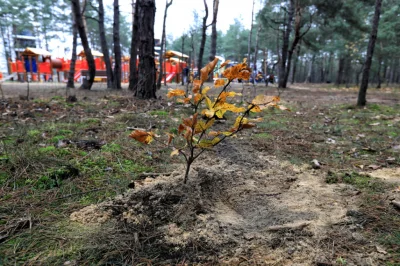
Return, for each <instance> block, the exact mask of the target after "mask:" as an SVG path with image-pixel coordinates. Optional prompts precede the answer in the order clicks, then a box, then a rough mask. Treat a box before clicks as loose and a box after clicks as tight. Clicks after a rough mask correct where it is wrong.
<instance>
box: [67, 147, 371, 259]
mask: <svg viewBox="0 0 400 266" xmlns="http://www.w3.org/2000/svg"><path fill="white" fill-rule="evenodd" d="M242 147H243V146H242ZM248 149H249V150H243V149H241V150H237V149H236V148H235V146H234V145H231V144H224V146H221V147H219V148H218V150H217V151H216V152H211V153H208V154H207V153H206V154H205V155H204V156H203V157H202V158H204V159H200V160H199V161H197V163H195V164H194V167H193V169H192V171H191V173H190V179H189V182H188V184H186V185H184V184H183V182H182V180H183V173H184V168H183V166H177V167H176V170H175V171H174V172H173V173H172V175H169V176H161V177H158V178H156V179H153V180H150V179H146V180H145V181H138V182H137V183H136V187H135V189H133V190H130V191H128V192H127V193H125V194H124V195H121V196H118V197H117V198H116V199H114V200H113V201H111V202H105V203H102V204H100V205H98V206H96V207H95V208H97V210H98V211H97V212H100V213H103V214H96V215H95V216H96V217H101V218H103V217H106V216H107V217H109V215H108V214H109V212H110V210H111V211H112V217H113V219H114V220H116V221H117V225H115V223H114V226H116V229H115V230H116V231H119V232H122V231H123V233H122V235H124V234H125V235H126V234H129V235H132V236H133V237H132V238H133V239H134V241H133V242H134V243H135V248H134V249H135V250H136V251H137V252H138V253H140V254H141V255H140V256H142V257H143V256H145V257H156V256H157V257H156V259H154V260H153V262H159V263H172V264H176V263H182V262H187V263H217V264H222V263H226V264H229V265H232V264H237V263H243V262H244V263H247V264H252V265H254V264H263V265H265V264H266V265H269V264H270V263H271V264H273V265H311V264H315V263H325V262H326V263H328V262H332V261H333V262H335V260H336V258H337V256H338V255H337V254H335V252H334V250H335V248H334V247H333V246H334V245H335V243H333V246H332V245H331V244H332V243H331V241H330V239H331V237H332V234H331V232H332V231H334V230H338V231H339V232H338V233H337V234H336V235H340V237H343V241H345V239H347V238H350V239H353V240H354V239H356V238H357V237H358V240H354V241H361V242H362V241H365V240H364V239H363V238H362V237H361V236H360V235H357V232H356V229H355V228H356V227H357V219H355V218H354V219H353V217H352V213H353V214H354V213H357V212H356V211H350V212H349V209H351V208H352V206H353V201H354V197H353V196H352V195H354V193H353V192H354V191H351V190H352V189H351V188H350V187H348V186H346V185H328V184H326V183H325V181H324V177H323V176H321V174H320V173H319V172H318V171H319V170H313V169H310V167H309V166H303V167H298V166H295V165H292V164H290V163H282V162H279V161H277V160H276V159H275V158H274V157H271V156H268V155H266V154H263V153H261V152H255V151H254V150H250V148H248ZM207 156H208V157H207ZM93 208H94V207H91V208H90V210H91V211H88V210H85V209H84V210H83V211H82V212H81V213H74V214H73V215H72V217H73V218H74V220H75V221H81V222H90V221H98V220H99V219H98V218H96V217H95V219H91V218H88V217H86V216H87V215H93ZM95 213H96V212H95ZM349 213H350V214H349ZM104 214H107V215H104ZM353 216H354V215H353ZM77 217H78V218H77ZM79 217H81V218H79ZM349 224H351V225H352V226H353V229H351V228H350V229H349V226H348V225H349ZM339 226H340V228H339ZM348 230H352V231H348ZM354 234H356V235H354ZM333 242H334V241H333ZM364 244H365V243H364ZM336 245H337V244H336ZM365 246H366V247H367V246H368V245H365ZM365 252H369V251H366V250H359V251H357V250H355V251H354V252H353V253H354V254H353V255H354V256H353V259H348V260H347V263H348V265H376V259H377V257H378V256H375V255H374V254H368V255H366V253H365ZM276 263H278V264H276ZM241 265H242V264H241ZM319 265H325V264H319ZM326 265H331V264H326Z"/></svg>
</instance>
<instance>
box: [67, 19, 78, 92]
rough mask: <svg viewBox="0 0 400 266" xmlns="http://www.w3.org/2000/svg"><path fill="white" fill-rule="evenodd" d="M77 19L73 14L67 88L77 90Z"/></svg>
mask: <svg viewBox="0 0 400 266" xmlns="http://www.w3.org/2000/svg"><path fill="white" fill-rule="evenodd" d="M75 21H76V20H75V17H74V16H73V13H72V56H71V63H70V65H69V74H68V82H67V88H75V85H74V76H75V63H76V57H77V56H76V46H77V43H78V40H77V39H78V29H77V27H76V22H75Z"/></svg>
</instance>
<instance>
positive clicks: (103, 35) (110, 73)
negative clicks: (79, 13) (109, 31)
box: [98, 0, 114, 88]
mask: <svg viewBox="0 0 400 266" xmlns="http://www.w3.org/2000/svg"><path fill="white" fill-rule="evenodd" d="M98 2H99V32H100V45H101V51H102V53H103V59H104V63H105V65H106V73H107V88H111V87H112V84H113V82H114V76H113V71H112V67H111V62H110V54H109V52H108V44H107V39H106V31H105V29H104V5H103V0H98Z"/></svg>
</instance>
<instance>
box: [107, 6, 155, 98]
mask: <svg viewBox="0 0 400 266" xmlns="http://www.w3.org/2000/svg"><path fill="white" fill-rule="evenodd" d="M153 39H154V37H153ZM113 40H114V82H113V86H112V88H113V89H118V90H120V89H121V42H120V37H119V0H114V23H113ZM153 49H154V48H153Z"/></svg>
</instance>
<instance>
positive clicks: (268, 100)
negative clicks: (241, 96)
mask: <svg viewBox="0 0 400 266" xmlns="http://www.w3.org/2000/svg"><path fill="white" fill-rule="evenodd" d="M279 100H280V98H279V96H268V95H262V94H261V95H257V96H256V97H255V98H254V99H253V101H251V103H252V104H255V105H268V104H271V105H272V104H273V103H277V102H279Z"/></svg>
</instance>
